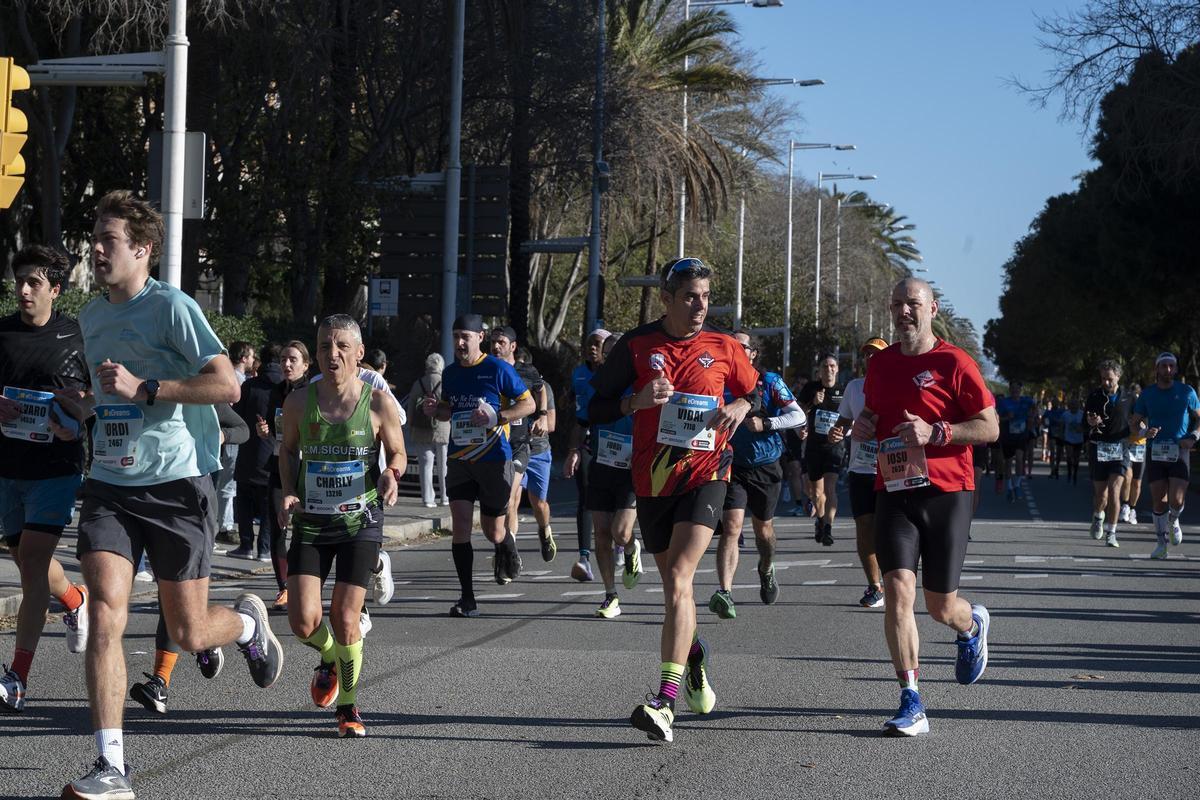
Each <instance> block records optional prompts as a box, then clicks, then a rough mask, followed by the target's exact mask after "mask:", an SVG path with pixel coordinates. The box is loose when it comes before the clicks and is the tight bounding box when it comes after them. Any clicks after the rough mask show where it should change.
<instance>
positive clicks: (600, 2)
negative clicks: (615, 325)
mask: <svg viewBox="0 0 1200 800" xmlns="http://www.w3.org/2000/svg"><path fill="white" fill-rule="evenodd" d="M604 17H605V8H604V0H597V2H596V31H597V32H596V96H595V98H594V99H593V101H592V229H591V231H589V233H588V293H587V323H586V324H585V325H584V327H583V330H584V333H585V335H586V333H587V332H588V331H594V330H595V329H596V328H597V327H599V326H598V324H597V321H598V320H599V318H600V162H601V161H603V160H604V44H605V42H604V37H605V35H606V34H605V30H604V27H605V25H604V24H605V19H604Z"/></svg>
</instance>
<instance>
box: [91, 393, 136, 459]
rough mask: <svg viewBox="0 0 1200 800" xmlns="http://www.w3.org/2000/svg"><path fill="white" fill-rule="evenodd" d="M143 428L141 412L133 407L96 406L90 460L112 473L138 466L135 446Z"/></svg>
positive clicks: (119, 405)
mask: <svg viewBox="0 0 1200 800" xmlns="http://www.w3.org/2000/svg"><path fill="white" fill-rule="evenodd" d="M145 424H146V418H145V416H144V415H143V414H142V410H141V409H140V408H138V407H137V406H135V405H131V404H114V405H100V406H96V427H95V430H94V431H93V433H92V457H93V458H94V459H95V460H96V461H98V462H99V463H101V464H103V465H104V466H106V467H111V468H112V469H129V468H130V467H132V466H133V465H134V464H136V463H137V443H138V439H139V438H140V437H141V435H142V428H144V427H145Z"/></svg>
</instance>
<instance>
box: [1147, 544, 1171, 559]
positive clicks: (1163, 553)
mask: <svg viewBox="0 0 1200 800" xmlns="http://www.w3.org/2000/svg"><path fill="white" fill-rule="evenodd" d="M1150 557H1151V558H1156V559H1162V558H1166V557H1167V543H1166V542H1159V543H1158V547H1156V548H1154V551H1153V552H1151V553H1150Z"/></svg>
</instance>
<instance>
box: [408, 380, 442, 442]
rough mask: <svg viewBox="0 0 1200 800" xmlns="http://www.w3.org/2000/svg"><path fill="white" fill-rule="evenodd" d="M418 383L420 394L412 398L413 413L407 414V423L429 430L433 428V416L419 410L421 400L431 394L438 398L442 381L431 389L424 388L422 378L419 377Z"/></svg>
mask: <svg viewBox="0 0 1200 800" xmlns="http://www.w3.org/2000/svg"><path fill="white" fill-rule="evenodd" d="M419 383H420V385H421V391H422V395H421V396H420V397H414V398H413V399H412V407H413V413H411V414H409V415H408V424H409V425H410V426H411V427H413V428H418V429H420V430H426V431H431V430H433V417H430V416H427V415H426V414H425V412H424V411H422V410H421V401H422V400H424V399H425V398H426V397H431V396H432V397H438V398H440V397H441V394H442V382H441V381H438V382H437V384H436V385H435V386H434V387H433V388H432V389H426V388H425V379H424V378H421V380H420V381H419Z"/></svg>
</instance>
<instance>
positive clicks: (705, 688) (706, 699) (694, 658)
mask: <svg viewBox="0 0 1200 800" xmlns="http://www.w3.org/2000/svg"><path fill="white" fill-rule="evenodd" d="M696 643H697V644H699V645H700V652H699V653H696V654H695V655H693V654H690V653H689V654H688V660H687V670H686V672H685V673H684V676H683V698H684V700H686V701H687V705H688V708H690V709H691V710H692V711H693V712H695V713H697V714H707V713H708V712H710V711H712V710H713V706H715V705H716V704H717V694H716V692H714V691H713V689H712V686H711V685H710V684H709V682H708V644H707V643H706V642H705V641H704V639H697V640H696Z"/></svg>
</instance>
